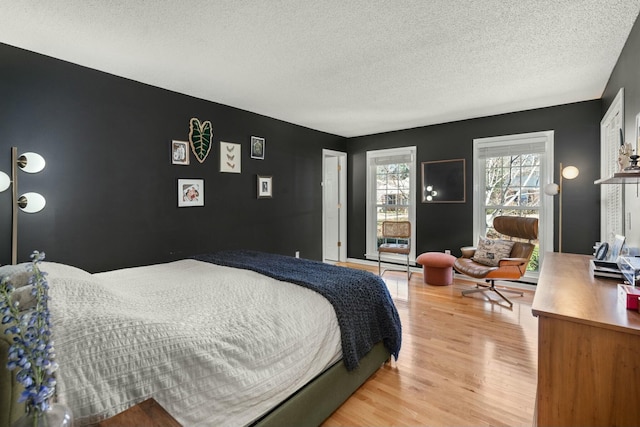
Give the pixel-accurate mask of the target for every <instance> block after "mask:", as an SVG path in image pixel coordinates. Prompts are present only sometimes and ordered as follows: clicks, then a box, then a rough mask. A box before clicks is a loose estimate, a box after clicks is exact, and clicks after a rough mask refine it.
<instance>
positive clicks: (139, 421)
mask: <svg viewBox="0 0 640 427" xmlns="http://www.w3.org/2000/svg"><path fill="white" fill-rule="evenodd" d="M96 425H97V427H182V425H181V424H180V423H179V422H178V421H176V419H175V418H173V417H172V416H171V415H170V414H169V413H168V412H167V411H166V410H165V409H164V408H163V407H162V406H160V404H159V403H158V402H156V401H155V399H153V398H151V399H147V400H145V401H144V402H140V403H138V404H137V405H135V406H132V407H131V408H129V409H127V410H126V411H124V412H121V413H119V414H118V415H114V416H113V417H111V418H107V419H106V420H104V421H101V422H99V423H98V424H96Z"/></svg>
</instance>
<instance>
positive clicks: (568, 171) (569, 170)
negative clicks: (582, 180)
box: [562, 166, 580, 179]
mask: <svg viewBox="0 0 640 427" xmlns="http://www.w3.org/2000/svg"><path fill="white" fill-rule="evenodd" d="M579 174H580V171H579V170H578V168H577V167H575V166H567V167H566V168H564V169H562V176H563V177H564V178H565V179H574V178H576V177H577V176H578V175H579Z"/></svg>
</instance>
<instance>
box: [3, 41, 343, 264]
mask: <svg viewBox="0 0 640 427" xmlns="http://www.w3.org/2000/svg"><path fill="white" fill-rule="evenodd" d="M191 117H197V118H199V119H200V120H210V121H211V123H212V124H213V130H214V137H213V148H212V151H211V153H210V154H209V157H208V158H207V159H206V161H205V162H204V163H203V164H200V163H199V162H198V161H196V160H195V158H194V157H193V156H192V157H191V164H190V165H189V166H177V165H172V164H171V150H170V147H171V141H172V140H173V139H176V140H183V141H186V140H187V139H188V134H189V119H190V118H191ZM251 136H260V137H263V138H265V139H266V150H265V153H266V156H265V159H264V160H255V159H250V153H249V141H250V138H251ZM220 141H225V142H232V143H240V144H242V173H241V174H230V173H221V172H219V155H220V154H219V142H220ZM345 141H346V140H345V138H342V137H338V136H335V135H330V134H326V133H322V132H317V131H314V130H310V129H307V128H304V127H301V126H296V125H292V124H290V123H286V122H283V121H280V120H275V119H272V118H268V117H264V116H261V115H258V114H253V113H250V112H247V111H242V110H239V109H235V108H231V107H228V106H224V105H220V104H216V103H213V102H208V101H204V100H201V99H197V98H193V97H190V96H186V95H181V94H178V93H174V92H171V91H167V90H163V89H159V88H156V87H152V86H148V85H144V84H141V83H138V82H134V81H131V80H127V79H123V78H119V77H115V76H113V75H109V74H106V73H102V72H99V71H95V70H91V69H87V68H84V67H80V66H77V65H74V64H70V63H68V62H64V61H60V60H57V59H53V58H49V57H46V56H42V55H38V54H35V53H32V52H28V51H25V50H21V49H17V48H14V47H11V46H8V45H3V44H0V170H1V171H4V172H6V173H9V172H10V170H11V169H10V168H11V165H10V163H11V162H10V147H12V146H17V147H18V151H19V153H22V152H26V151H35V152H37V153H39V154H41V155H42V156H43V157H44V158H45V159H46V161H47V166H46V168H45V170H44V171H43V172H41V173H38V174H34V175H29V174H26V173H23V172H21V171H20V172H19V190H20V193H24V192H27V191H36V192H39V193H41V194H43V195H44V196H45V197H46V199H47V206H46V208H45V209H44V210H43V211H42V212H40V213H37V214H26V213H24V212H20V213H19V240H18V253H19V259H18V261H19V262H22V261H27V260H28V259H29V254H30V253H31V252H32V251H33V250H36V249H37V250H41V251H45V252H46V254H47V259H48V260H50V261H57V262H63V263H70V264H73V265H76V266H78V267H81V268H85V269H87V270H89V271H103V270H108V269H113V268H120V267H127V266H134V265H144V264H151V263H157V262H164V261H170V260H175V259H179V258H184V257H186V256H189V255H193V254H197V253H202V252H209V251H213V250H218V249H225V248H251V249H257V250H264V251H270V252H275V253H282V254H287V255H294V253H295V251H300V253H301V256H303V257H305V258H310V259H321V257H322V236H321V233H322V193H321V181H322V149H323V148H327V149H332V150H340V151H345V149H346V148H345ZM257 174H260V175H271V176H273V198H272V199H260V200H258V199H257V198H256V175H257ZM179 178H202V179H204V180H205V206H204V207H190V208H178V206H177V180H178V179H179ZM10 204H11V196H10V192H9V191H6V192H4V193H0V206H2V209H0V263H8V262H10V259H11V257H10V234H11V209H10Z"/></svg>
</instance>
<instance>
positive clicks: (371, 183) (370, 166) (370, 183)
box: [365, 146, 417, 263]
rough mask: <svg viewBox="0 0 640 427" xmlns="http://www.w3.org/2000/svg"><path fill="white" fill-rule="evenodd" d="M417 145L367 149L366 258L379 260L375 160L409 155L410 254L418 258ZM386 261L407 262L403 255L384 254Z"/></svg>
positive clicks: (412, 257)
mask: <svg viewBox="0 0 640 427" xmlns="http://www.w3.org/2000/svg"><path fill="white" fill-rule="evenodd" d="M416 152H417V149H416V147H415V146H414V147H401V148H389V149H385V150H374V151H367V214H366V227H367V228H366V229H367V243H366V244H367V246H366V249H367V253H366V254H365V258H367V259H372V260H376V261H377V260H378V246H377V242H378V240H377V229H376V219H377V215H376V168H375V166H374V164H375V163H374V162H375V159H376V158H379V157H394V156H398V157H407V156H410V159H411V160H410V170H409V185H410V187H411V188H410V193H409V194H410V197H409V200H408V203H409V204H408V206H407V210H408V212H409V221H411V253H410V254H409V260H410V261H411V262H415V259H416V249H415V247H416V189H417V187H416V182H417V181H416V175H417V165H416ZM382 259H383V260H385V261H391V262H398V263H406V258H405V257H404V256H403V255H395V254H384V255H383V257H382Z"/></svg>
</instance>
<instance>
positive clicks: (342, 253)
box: [321, 149, 348, 262]
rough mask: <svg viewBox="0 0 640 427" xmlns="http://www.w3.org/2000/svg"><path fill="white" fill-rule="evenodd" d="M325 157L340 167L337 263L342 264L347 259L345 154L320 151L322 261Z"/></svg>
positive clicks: (323, 248) (323, 246)
mask: <svg viewBox="0 0 640 427" xmlns="http://www.w3.org/2000/svg"><path fill="white" fill-rule="evenodd" d="M327 157H337V158H338V165H339V166H340V172H339V174H338V175H339V180H340V184H339V186H340V190H339V191H340V204H341V208H340V215H339V217H340V219H339V227H340V231H339V233H338V234H339V237H340V245H341V246H340V250H339V251H338V258H339V262H344V261H345V260H346V259H347V235H348V234H347V153H344V152H342V151H334V150H327V149H323V150H322V180H323V182H322V183H321V185H322V259H323V260H326V254H325V239H326V236H325V232H326V224H325V221H326V218H325V208H326V207H325V187H324V180H325V177H324V168H325V159H326V158H327Z"/></svg>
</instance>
